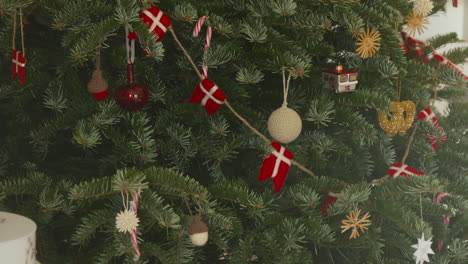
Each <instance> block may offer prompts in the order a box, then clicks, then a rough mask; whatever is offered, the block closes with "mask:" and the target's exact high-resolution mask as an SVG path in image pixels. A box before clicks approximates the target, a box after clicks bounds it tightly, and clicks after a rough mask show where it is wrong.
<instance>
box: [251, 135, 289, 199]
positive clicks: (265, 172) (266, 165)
mask: <svg viewBox="0 0 468 264" xmlns="http://www.w3.org/2000/svg"><path fill="white" fill-rule="evenodd" d="M271 146H272V147H273V148H274V149H275V150H274V151H273V152H272V153H271V154H270V156H269V157H268V158H266V159H265V160H264V161H263V165H262V169H261V170H260V176H259V177H258V180H259V181H264V180H266V179H269V178H272V179H273V184H274V186H275V193H279V192H280V191H281V188H282V187H283V184H284V182H285V180H286V177H287V176H288V171H289V168H290V167H291V161H292V159H293V158H294V157H293V154H292V153H291V151H289V150H287V149H286V148H285V147H283V146H281V144H280V143H278V142H273V143H271Z"/></svg>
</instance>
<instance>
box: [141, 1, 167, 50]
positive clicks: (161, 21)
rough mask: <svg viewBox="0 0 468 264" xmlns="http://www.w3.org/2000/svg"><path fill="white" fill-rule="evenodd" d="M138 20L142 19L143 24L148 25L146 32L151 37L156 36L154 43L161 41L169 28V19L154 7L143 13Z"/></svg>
mask: <svg viewBox="0 0 468 264" xmlns="http://www.w3.org/2000/svg"><path fill="white" fill-rule="evenodd" d="M140 18H142V19H143V23H146V24H148V31H149V32H150V33H151V34H152V35H157V36H158V38H157V39H156V42H159V41H161V39H162V38H163V37H164V35H165V34H166V32H167V29H168V28H169V27H170V26H171V19H170V18H169V17H168V16H167V15H166V14H164V13H163V12H162V11H161V10H160V9H159V8H157V7H155V6H153V7H151V8H150V9H147V10H145V11H143V13H141V14H140Z"/></svg>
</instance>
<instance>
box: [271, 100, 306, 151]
mask: <svg viewBox="0 0 468 264" xmlns="http://www.w3.org/2000/svg"><path fill="white" fill-rule="evenodd" d="M268 131H269V132H270V135H271V136H272V137H273V138H274V139H275V140H277V141H279V142H281V143H284V144H287V143H289V142H292V141H294V140H295V139H296V138H297V137H299V135H300V134H301V131H302V120H301V117H300V116H299V114H298V113H297V112H296V111H294V110H292V109H291V108H289V107H287V106H282V107H280V108H279V109H277V110H275V111H274V112H273V113H272V114H271V116H270V118H269V119H268Z"/></svg>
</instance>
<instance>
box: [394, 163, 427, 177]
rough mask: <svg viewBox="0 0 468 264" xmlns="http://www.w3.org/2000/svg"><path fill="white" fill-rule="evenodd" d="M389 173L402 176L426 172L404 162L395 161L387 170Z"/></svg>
mask: <svg viewBox="0 0 468 264" xmlns="http://www.w3.org/2000/svg"><path fill="white" fill-rule="evenodd" d="M387 174H388V175H390V176H391V177H393V178H397V177H400V176H408V177H409V176H411V175H426V174H425V173H424V172H421V171H418V170H417V169H414V168H411V167H410V166H408V165H406V164H403V163H395V164H393V165H392V166H390V168H389V169H388V170H387Z"/></svg>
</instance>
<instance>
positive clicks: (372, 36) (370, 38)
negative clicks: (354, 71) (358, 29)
mask: <svg viewBox="0 0 468 264" xmlns="http://www.w3.org/2000/svg"><path fill="white" fill-rule="evenodd" d="M381 39H382V38H381V37H380V33H379V31H377V30H375V29H372V30H370V29H367V30H366V31H364V33H362V34H361V35H359V37H358V42H357V43H356V45H357V46H360V47H358V48H357V49H356V52H357V54H359V56H361V58H363V59H367V58H370V57H372V56H374V54H375V53H376V52H377V51H378V50H379V49H380V47H379V46H380V43H378V42H377V41H379V40H381Z"/></svg>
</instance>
